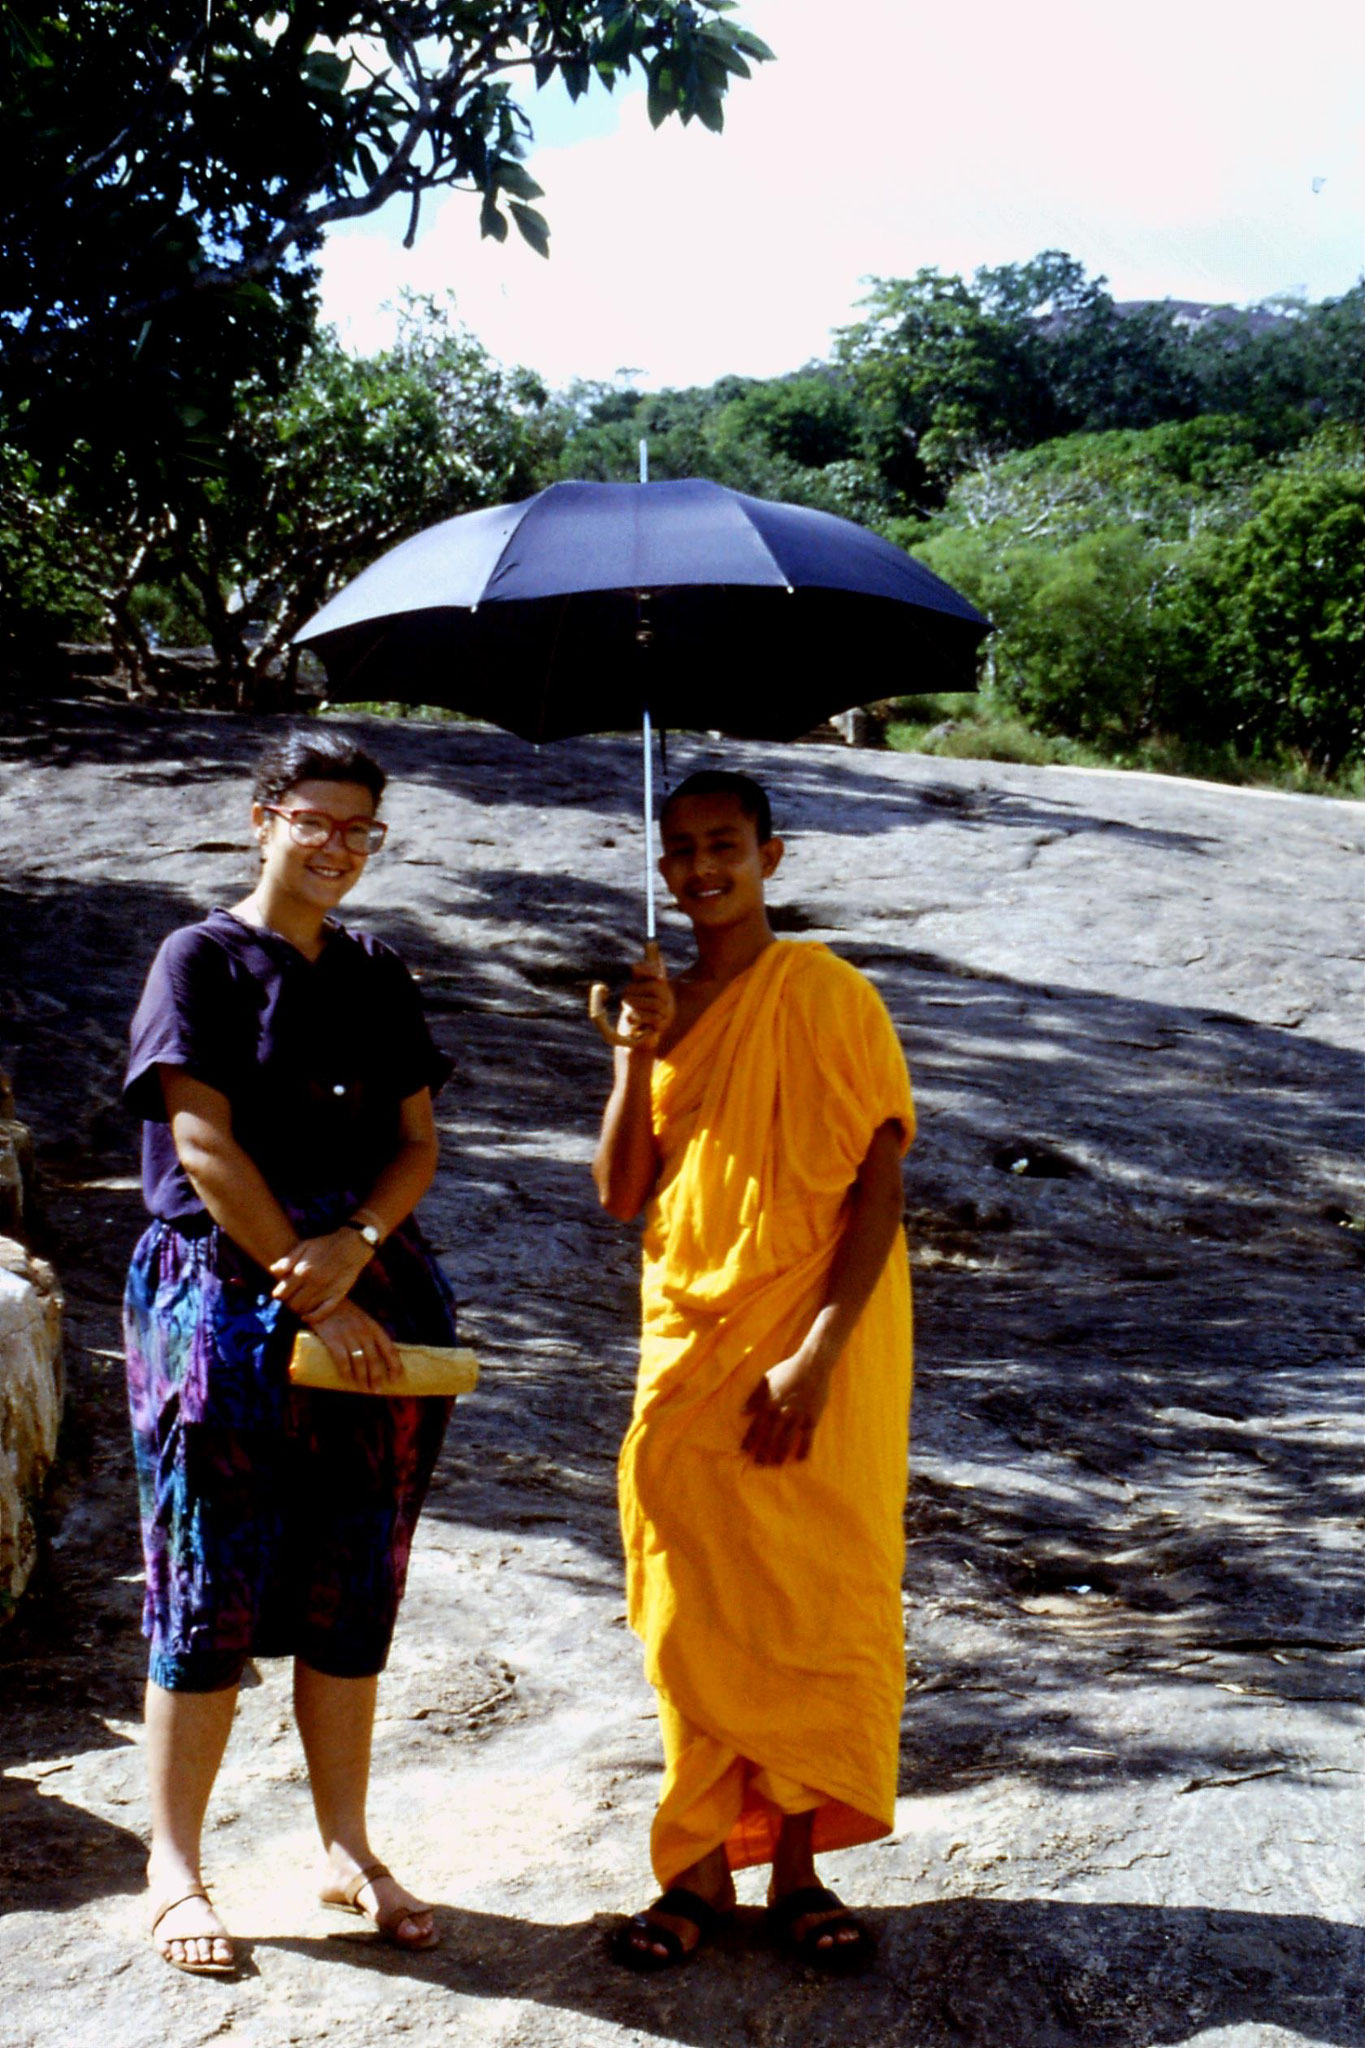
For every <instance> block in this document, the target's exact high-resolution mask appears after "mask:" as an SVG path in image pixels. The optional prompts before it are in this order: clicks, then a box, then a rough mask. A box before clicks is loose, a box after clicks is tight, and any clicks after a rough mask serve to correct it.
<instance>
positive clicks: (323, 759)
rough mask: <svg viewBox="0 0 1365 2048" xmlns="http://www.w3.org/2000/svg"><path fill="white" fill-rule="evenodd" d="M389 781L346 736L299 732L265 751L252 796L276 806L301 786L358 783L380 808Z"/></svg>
mask: <svg viewBox="0 0 1365 2048" xmlns="http://www.w3.org/2000/svg"><path fill="white" fill-rule="evenodd" d="M388 779H389V778H388V777H387V775H385V773H384V771H383V769H382V768H381V767H380V765H379V763H378V762H377V761H376V760H375V759H374V757H373V755H371V754H367V753H366V752H365V749H364V748H363V747H358V746H357V745H356V744H355V741H354V740H349V739H347V738H346V736H345V734H344V733H339V732H328V731H327V730H326V729H325V728H320V729H314V730H308V729H307V728H304V729H298V728H295V729H294V730H292V731H290V732H286V733H284V734H282V735H281V737H280V738H279V739H277V740H272V741H271V742H270V744H269V746H268V747H266V748H265V750H264V751H263V753H262V754H261V757H260V759H259V760H258V761H257V763H256V780H255V782H254V783H253V784H252V789H251V794H252V797H253V798H254V800H255V801H256V802H257V803H258V804H274V803H278V802H279V800H280V798H281V797H282V796H283V795H284V794H285V792H286V791H287V790H291V789H293V787H294V785H295V784H296V783H299V782H358V783H359V784H360V787H361V788H362V789H368V791H369V792H370V795H371V796H372V797H373V798H374V800H375V804H376V806H377V805H378V803H379V799H380V797H381V796H382V795H383V794H384V784H385V783H386V782H387V781H388Z"/></svg>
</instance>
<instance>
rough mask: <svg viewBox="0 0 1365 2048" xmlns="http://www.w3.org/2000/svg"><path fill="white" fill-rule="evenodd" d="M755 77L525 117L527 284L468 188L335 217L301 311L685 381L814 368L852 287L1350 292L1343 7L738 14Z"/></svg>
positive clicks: (1355, 6)
mask: <svg viewBox="0 0 1365 2048" xmlns="http://www.w3.org/2000/svg"><path fill="white" fill-rule="evenodd" d="M737 18H738V19H740V20H742V21H743V22H745V23H746V24H747V25H748V26H749V27H750V28H752V29H754V30H755V31H756V32H757V33H758V34H759V35H761V36H762V37H763V38H764V40H765V41H766V42H768V43H769V44H770V46H771V47H772V48H773V50H774V51H775V52H776V57H777V61H776V62H775V63H772V64H765V65H761V66H759V67H757V69H756V70H755V73H754V76H753V78H752V79H750V80H748V81H744V80H740V81H739V82H738V83H737V84H736V85H735V87H734V88H733V90H732V92H731V94H730V96H729V99H728V101H727V113H726V125H725V131H724V134H723V135H721V136H719V137H717V136H713V135H711V134H708V133H707V132H706V131H705V130H704V129H702V127H701V126H700V124H699V123H697V122H693V123H692V124H691V125H690V126H689V127H688V128H686V129H684V128H683V127H682V126H681V124H679V123H678V122H676V121H670V122H668V123H667V124H666V125H665V126H664V127H663V128H662V129H660V130H658V131H655V130H653V129H651V128H650V126H649V122H648V120H647V118H646V114H645V105H644V96H643V92H642V90H639V89H637V90H634V91H630V92H624V93H623V92H621V91H620V90H618V92H617V93H616V94H614V95H607V94H606V93H604V92H601V91H594V92H593V93H592V94H591V95H590V97H589V100H588V101H587V102H583V101H580V102H579V105H578V106H577V107H573V106H571V105H570V103H569V101H568V99H567V96H566V95H565V94H564V93H563V92H562V91H561V90H559V89H551V90H547V91H546V92H544V93H540V94H535V93H532V94H531V95H530V96H529V98H528V101H527V104H528V107H529V110H530V112H531V115H532V119H533V121H534V122H535V125H536V130H537V146H536V148H535V150H534V151H533V153H532V155H531V157H530V158H529V160H528V161H529V166H530V169H531V170H532V172H533V174H534V176H535V177H536V178H537V180H538V181H539V183H540V184H542V185H543V186H544V187H545V197H544V199H542V200H540V201H538V202H537V204H538V205H539V207H540V209H541V211H542V212H543V213H545V214H546V216H547V217H548V219H549V222H550V227H551V255H550V258H549V261H548V262H547V261H545V260H544V259H543V258H541V257H538V256H536V255H534V254H533V253H532V252H531V250H529V249H528V248H526V247H525V246H524V245H523V244H522V243H521V241H520V238H519V237H518V236H517V235H516V233H515V231H514V232H513V234H512V235H511V236H509V238H508V241H507V242H506V243H505V244H497V243H494V242H492V241H484V240H481V238H480V236H479V231H478V212H477V202H476V201H475V200H474V199H473V198H471V197H469V196H468V195H466V194H462V193H450V194H442V195H438V196H435V197H434V198H431V199H428V200H427V201H426V202H425V203H424V208H423V225H422V227H421V230H420V231H419V236H418V240H417V244H416V246H415V248H414V249H413V250H411V251H405V250H404V249H403V248H402V247H401V238H402V234H403V230H404V228H405V227H406V224H407V213H406V207H402V208H397V207H396V208H394V209H392V210H391V212H390V211H386V212H385V213H383V214H377V215H374V216H372V217H371V218H369V219H368V220H365V221H363V222H353V223H348V224H347V225H346V226H344V227H342V228H340V229H338V230H336V231H334V232H333V234H332V235H331V236H330V237H329V239H328V242H327V244H326V247H325V249H324V251H323V254H322V263H321V269H322V295H323V312H324V317H325V318H327V319H329V320H331V321H334V322H335V323H336V325H337V326H338V328H339V330H340V331H341V333H342V336H343V338H344V339H345V340H346V341H347V343H348V345H350V346H352V347H354V348H356V349H360V350H369V349H375V348H379V347H382V346H383V345H384V344H385V343H386V342H387V341H388V340H389V339H390V337H391V335H392V331H393V316H392V311H391V310H388V311H386V310H385V308H386V306H387V307H388V308H390V309H391V307H392V304H393V301H394V300H395V298H396V296H397V294H398V293H399V292H400V291H401V290H402V289H403V288H404V286H410V287H412V288H413V289H415V290H417V291H421V292H437V293H444V292H446V291H448V290H449V291H453V292H454V294H455V298H456V310H457V312H458V314H459V316H460V318H461V319H463V320H464V322H465V323H466V325H467V326H469V327H470V328H471V329H472V330H473V332H474V333H475V334H476V335H477V336H478V337H479V339H480V340H481V341H482V342H483V343H484V344H485V346H486V347H487V348H489V349H490V350H491V352H492V353H493V354H494V355H495V356H497V357H499V358H500V359H501V360H502V361H504V362H506V363H525V364H527V365H528V366H529V367H531V368H533V369H535V370H538V371H539V372H540V373H541V374H542V375H543V376H544V377H545V378H546V379H547V380H548V381H549V382H550V383H552V384H554V385H563V384H565V383H567V382H569V381H570V380H571V379H573V378H575V377H584V378H590V379H602V380H608V379H611V378H613V377H615V376H616V375H617V374H618V373H619V372H621V371H628V372H630V377H629V381H630V382H631V383H632V384H635V385H638V386H642V387H652V388H658V387H661V386H664V385H670V384H673V385H678V384H694V383H699V384H706V383H710V382H712V381H713V380H714V379H715V378H716V377H718V376H721V375H723V374H725V373H727V372H736V373H739V374H741V375H746V376H771V375H776V374H780V373H781V372H783V371H786V370H794V369H797V368H799V366H800V365H801V364H802V363H804V362H807V361H810V360H811V359H813V358H816V357H821V356H825V355H827V354H828V353H829V351H830V341H831V334H832V331H833V330H834V329H836V328H838V327H840V326H842V325H844V324H846V323H848V322H849V321H851V320H853V319H856V318H857V302H858V300H859V298H860V297H861V296H862V292H863V285H862V282H861V281H862V280H863V279H865V278H867V277H869V276H881V277H909V276H912V275H913V274H914V272H915V271H916V270H918V269H920V268H922V267H926V266H928V267H936V268H938V269H939V270H942V271H945V272H958V273H961V274H963V275H970V273H971V272H972V271H973V270H975V269H976V268H977V266H978V265H981V264H999V263H1010V262H1024V261H1026V260H1027V259H1028V258H1029V257H1030V256H1033V255H1036V254H1037V253H1038V251H1040V250H1042V249H1048V248H1054V249H1064V250H1066V251H1068V252H1069V253H1070V254H1071V255H1073V256H1076V257H1078V258H1080V260H1081V261H1082V262H1083V263H1084V264H1085V266H1086V268H1087V269H1088V270H1089V271H1090V272H1091V273H1092V274H1095V273H1102V274H1104V275H1105V276H1107V277H1108V279H1109V282H1110V288H1111V290H1112V291H1113V293H1114V296H1115V297H1116V298H1118V299H1135V298H1166V297H1172V298H1184V299H1198V300H1208V301H1213V302H1218V303H1221V302H1225V301H1231V302H1233V303H1238V304H1245V303H1248V302H1250V301H1254V300H1257V299H1261V298H1265V297H1269V296H1271V295H1274V294H1279V293H1286V292H1288V293H1295V294H1299V295H1302V296H1305V297H1307V298H1310V299H1320V298H1324V297H1329V296H1333V295H1335V294H1337V293H1340V292H1343V291H1345V290H1347V289H1348V288H1349V287H1350V286H1351V285H1352V284H1353V283H1354V282H1355V281H1356V279H1357V278H1358V277H1359V276H1360V275H1361V273H1362V271H1363V270H1365V114H1363V113H1362V109H1365V5H1361V4H1360V0H1303V4H1300V5H1298V6H1296V7H1293V8H1287V7H1285V6H1284V5H1283V0H1278V4H1274V5H1272V4H1271V0H1144V4H1143V5H1142V6H1141V7H1136V6H1133V5H1132V4H1131V0H1129V4H1123V0H1032V4H1031V5H1029V6H1027V7H1025V6H1021V5H1020V4H1019V0H974V4H972V5H969V6H959V7H953V8H950V7H946V6H938V7H935V8H932V9H931V8H929V7H927V6H923V5H921V4H919V0H741V4H740V7H739V11H738V16H737Z"/></svg>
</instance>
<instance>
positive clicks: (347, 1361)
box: [308, 1301, 403, 1393]
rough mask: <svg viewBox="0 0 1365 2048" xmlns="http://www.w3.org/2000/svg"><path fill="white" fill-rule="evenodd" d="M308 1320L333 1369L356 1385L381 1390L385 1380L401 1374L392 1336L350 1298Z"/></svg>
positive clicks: (373, 1390) (401, 1362)
mask: <svg viewBox="0 0 1365 2048" xmlns="http://www.w3.org/2000/svg"><path fill="white" fill-rule="evenodd" d="M308 1323H309V1327H310V1328H311V1329H312V1331H313V1334H314V1336H316V1337H321V1339H322V1341H323V1343H324V1344H325V1345H326V1346H327V1349H328V1350H329V1351H330V1352H331V1354H332V1357H333V1358H334V1359H335V1360H336V1368H337V1371H338V1372H339V1373H340V1374H341V1375H342V1377H343V1378H344V1379H348V1380H354V1382H355V1384H356V1386H357V1387H359V1388H368V1389H369V1390H370V1392H371V1393H382V1392H383V1390H384V1387H385V1385H386V1384H387V1383H388V1381H390V1380H393V1379H397V1378H398V1376H399V1375H400V1374H401V1372H402V1370H403V1361H402V1360H401V1359H400V1357H399V1356H398V1349H397V1346H396V1345H395V1344H394V1341H393V1339H392V1337H390V1335H389V1333H388V1331H387V1330H383V1329H381V1328H380V1326H379V1324H378V1323H377V1322H376V1321H375V1319H374V1317H373V1316H368V1315H366V1313H365V1311H364V1309H363V1308H357V1307H356V1305H355V1303H354V1302H353V1301H343V1302H342V1304H341V1306H340V1308H335V1309H332V1310H331V1311H330V1313H329V1314H326V1315H321V1316H310V1317H309V1318H308Z"/></svg>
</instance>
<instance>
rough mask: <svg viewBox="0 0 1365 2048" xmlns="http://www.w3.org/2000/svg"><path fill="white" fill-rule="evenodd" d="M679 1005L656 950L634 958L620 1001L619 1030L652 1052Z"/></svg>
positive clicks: (635, 1044)
mask: <svg viewBox="0 0 1365 2048" xmlns="http://www.w3.org/2000/svg"><path fill="white" fill-rule="evenodd" d="M677 1008H678V1005H677V1003H676V1001H675V1000H674V996H673V990H672V988H671V987H670V985H669V980H668V974H667V971H666V970H665V967H664V964H663V961H662V960H661V959H660V958H659V956H658V953H657V951H656V952H655V954H654V956H653V957H652V958H647V959H644V960H637V961H636V962H635V965H634V966H633V967H632V968H631V970H630V987H629V988H628V989H627V990H626V993H625V997H624V999H623V1001H622V1003H621V1018H620V1023H619V1025H618V1027H617V1028H618V1030H619V1031H620V1033H621V1036H622V1037H623V1038H628V1039H629V1040H630V1041H631V1044H632V1046H637V1045H638V1046H640V1047H641V1048H642V1049H647V1050H648V1051H650V1052H652V1051H653V1050H654V1048H655V1046H657V1045H658V1043H659V1040H660V1039H661V1038H662V1037H663V1036H664V1033H665V1032H666V1031H667V1030H668V1027H669V1025H670V1024H671V1023H672V1022H673V1019H674V1017H675V1015H676V1014H677Z"/></svg>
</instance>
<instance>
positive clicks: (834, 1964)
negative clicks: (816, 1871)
mask: <svg viewBox="0 0 1365 2048" xmlns="http://www.w3.org/2000/svg"><path fill="white" fill-rule="evenodd" d="M817 1913H819V1914H824V1915H825V1916H826V1917H825V1918H823V1919H814V1916H815V1915H816V1914H817ZM806 1919H811V1920H813V1925H812V1926H810V1927H807V1928H806V1929H805V1931H804V1933H801V1934H798V1933H797V1932H796V1923H797V1921H798V1920H806ZM768 1925H769V1927H770V1928H771V1929H772V1932H773V1933H774V1935H775V1936H776V1937H777V1939H778V1941H779V1942H780V1943H781V1945H782V1947H783V1948H785V1949H788V1950H789V1951H790V1952H791V1954H792V1955H794V1956H796V1957H798V1958H799V1960H800V1961H801V1962H803V1963H804V1964H805V1965H806V1967H807V1969H811V1970H819V1971H820V1972H821V1973H822V1975H824V1976H826V1977H858V1976H861V1974H862V1972H863V1971H864V1970H866V1969H867V1968H868V1967H869V1966H870V1964H871V1962H872V1958H873V1956H874V1955H875V1954H876V1953H877V1938H876V1936H875V1935H874V1934H873V1932H872V1929H871V1928H870V1927H869V1926H868V1924H867V1922H866V1921H865V1920H860V1919H859V1918H858V1915H857V1914H856V1913H851V1912H850V1911H849V1909H848V1907H847V1906H846V1905H845V1904H844V1902H843V1900H842V1899H841V1898H840V1897H839V1896H838V1894H837V1893H836V1892H831V1891H826V1889H825V1887H824V1886H823V1885H822V1884H811V1885H803V1886H802V1887H801V1888H800V1889H799V1890H797V1891H794V1892H788V1893H787V1895H786V1897H785V1898H782V1899H779V1900H778V1901H777V1903H776V1905H774V1906H769V1908H768ZM850 1929H852V1931H853V1933H854V1935H855V1936H856V1939H855V1940H853V1941H848V1940H843V1941H840V1940H838V1939H837V1937H838V1936H839V1935H841V1934H843V1935H847V1933H848V1931H849V1930H850ZM822 1935H823V1936H825V1937H826V1939H825V1940H824V1941H822V1940H821V1936H822Z"/></svg>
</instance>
